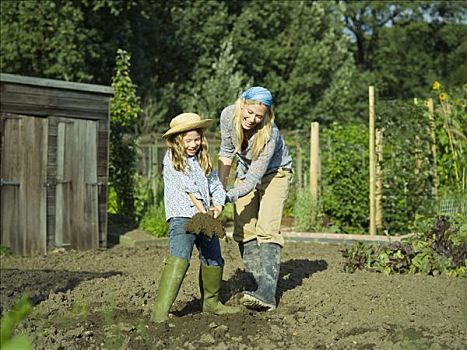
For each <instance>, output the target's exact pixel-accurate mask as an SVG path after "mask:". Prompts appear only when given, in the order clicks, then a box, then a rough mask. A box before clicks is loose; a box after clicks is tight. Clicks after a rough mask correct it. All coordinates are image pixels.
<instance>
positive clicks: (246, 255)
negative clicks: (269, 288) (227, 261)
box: [238, 239, 261, 290]
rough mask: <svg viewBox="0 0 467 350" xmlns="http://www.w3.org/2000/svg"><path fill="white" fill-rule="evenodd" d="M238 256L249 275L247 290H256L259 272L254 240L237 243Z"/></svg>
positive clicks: (257, 250)
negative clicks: (249, 282)
mask: <svg viewBox="0 0 467 350" xmlns="http://www.w3.org/2000/svg"><path fill="white" fill-rule="evenodd" d="M238 247H239V249H240V255H241V257H242V259H243V265H244V266H245V272H246V273H248V274H250V275H251V286H249V288H248V289H249V290H256V289H257V288H258V278H259V275H260V274H261V272H260V261H259V245H258V242H257V240H256V239H254V240H252V241H248V242H245V243H239V245H238Z"/></svg>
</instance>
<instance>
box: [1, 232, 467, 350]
mask: <svg viewBox="0 0 467 350" xmlns="http://www.w3.org/2000/svg"><path fill="white" fill-rule="evenodd" d="M222 247H223V254H224V259H225V261H226V266H225V272H224V284H223V287H222V291H221V298H222V300H223V301H226V302H227V303H228V304H230V305H239V303H238V299H239V294H238V293H239V292H241V291H242V290H243V288H244V287H245V285H246V283H247V276H245V274H244V273H243V271H242V270H241V268H242V262H241V259H240V255H239V253H238V249H237V246H236V244H235V243H234V242H232V241H230V240H229V241H226V240H223V241H222ZM341 249H342V247H341V246H337V245H321V244H316V243H287V244H286V246H285V248H284V249H283V251H282V266H281V274H280V279H279V286H278V301H279V306H278V308H277V310H275V311H272V312H255V311H250V310H247V309H243V311H242V312H241V313H239V314H236V315H231V316H225V317H220V316H214V315H210V314H203V313H200V306H199V298H200V292H199V288H198V269H199V262H198V255H197V253H195V254H194V255H193V259H192V261H191V265H190V268H189V270H188V274H187V276H186V278H185V281H184V283H183V285H182V288H181V290H180V293H179V296H178V298H177V301H176V302H175V305H174V307H173V309H172V310H173V317H171V319H170V320H169V322H167V323H165V324H161V325H154V324H152V323H151V322H150V321H149V319H150V313H151V308H152V305H153V303H154V297H155V295H156V291H157V283H158V281H159V277H160V275H161V272H162V269H163V265H164V264H163V263H164V259H165V258H166V256H167V247H166V246H165V247H151V248H149V247H147V248H146V247H145V248H123V247H120V246H115V247H113V248H110V249H107V250H99V251H86V252H77V251H63V250H62V251H58V252H55V253H51V254H49V255H48V256H38V257H2V258H1V288H0V301H1V308H2V313H4V312H5V311H6V310H7V309H8V308H10V307H11V305H12V303H13V302H15V301H16V300H17V299H18V298H19V297H20V296H21V295H22V293H25V292H27V293H29V295H30V296H31V299H32V302H33V304H34V308H33V311H32V313H31V314H30V315H29V316H28V318H27V319H26V320H24V321H23V322H22V323H21V324H20V325H19V326H18V328H17V333H24V334H27V335H29V336H30V337H31V339H32V342H33V344H34V349H47V350H50V349H67V350H68V349H103V348H106V349H268V350H269V349H328V348H329V349H465V348H466V344H467V305H466V300H467V279H466V278H448V277H430V276H424V275H395V276H389V277H386V276H384V275H382V274H378V273H371V272H357V273H355V274H348V273H344V272H343V270H342V266H343V258H342V254H341V252H340V250H341Z"/></svg>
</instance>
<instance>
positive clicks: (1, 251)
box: [0, 244, 10, 256]
mask: <svg viewBox="0 0 467 350" xmlns="http://www.w3.org/2000/svg"><path fill="white" fill-rule="evenodd" d="M9 254H10V248H9V247H5V246H4V245H1V244H0V256H5V255H9Z"/></svg>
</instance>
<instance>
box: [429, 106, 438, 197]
mask: <svg viewBox="0 0 467 350" xmlns="http://www.w3.org/2000/svg"><path fill="white" fill-rule="evenodd" d="M427 106H428V120H429V123H430V138H431V157H432V164H431V170H432V171H433V183H432V185H431V194H432V195H433V196H434V197H435V198H436V197H438V186H439V178H438V171H437V168H436V164H437V159H436V125H435V117H434V114H435V109H434V105H433V99H432V98H430V99H428V101H427Z"/></svg>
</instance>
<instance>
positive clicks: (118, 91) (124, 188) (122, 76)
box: [109, 49, 141, 219]
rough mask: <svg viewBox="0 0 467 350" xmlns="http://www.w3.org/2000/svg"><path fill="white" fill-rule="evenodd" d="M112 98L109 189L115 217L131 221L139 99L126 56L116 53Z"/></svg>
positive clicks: (128, 59) (139, 109) (121, 52)
mask: <svg viewBox="0 0 467 350" xmlns="http://www.w3.org/2000/svg"><path fill="white" fill-rule="evenodd" d="M112 87H113V88H114V90H115V96H114V98H113V99H112V103H111V110H110V115H111V123H110V173H109V179H110V186H111V189H113V190H114V192H115V194H116V201H115V206H116V207H115V208H113V209H114V210H115V211H116V212H117V213H118V214H120V215H123V216H125V217H128V218H131V219H134V192H135V185H136V184H135V182H136V175H137V172H136V160H137V143H136V139H135V137H134V126H135V123H136V120H137V118H138V115H139V113H140V112H141V107H140V98H139V97H138V96H137V95H136V87H135V85H134V84H133V83H132V80H131V77H130V55H129V54H128V52H126V51H125V50H122V49H118V50H117V56H116V71H115V75H114V76H113V78H112Z"/></svg>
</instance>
